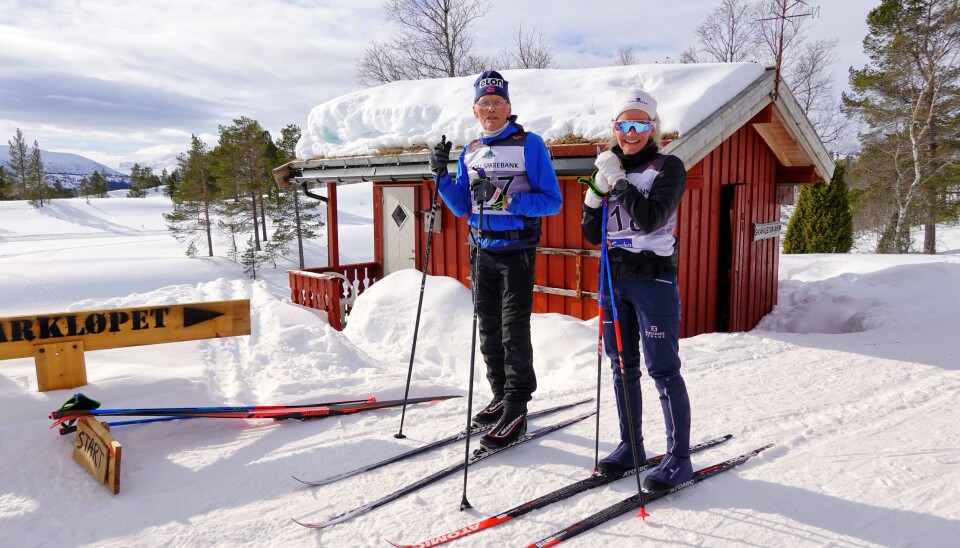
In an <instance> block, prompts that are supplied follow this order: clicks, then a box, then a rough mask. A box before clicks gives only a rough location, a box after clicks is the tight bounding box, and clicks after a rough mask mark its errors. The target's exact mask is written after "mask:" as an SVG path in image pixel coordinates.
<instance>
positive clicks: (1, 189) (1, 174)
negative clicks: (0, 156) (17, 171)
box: [0, 165, 12, 200]
mask: <svg viewBox="0 0 960 548" xmlns="http://www.w3.org/2000/svg"><path fill="white" fill-rule="evenodd" d="M8 173H9V172H8V171H7V168H6V166H3V165H0V200H7V199H9V198H10V189H11V186H12V185H11V184H10V181H9V179H10V177H9V175H8Z"/></svg>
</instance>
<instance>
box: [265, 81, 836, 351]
mask: <svg viewBox="0 0 960 548" xmlns="http://www.w3.org/2000/svg"><path fill="white" fill-rule="evenodd" d="M773 89H774V71H773V70H768V71H766V72H765V73H764V75H763V76H761V77H760V78H758V79H757V80H756V81H754V82H753V83H751V84H750V85H749V86H747V87H746V89H744V90H743V91H742V92H741V93H740V94H739V95H737V96H736V97H735V98H734V99H732V100H731V101H729V102H728V103H727V104H725V105H724V106H723V107H721V108H720V109H718V110H717V111H716V112H714V113H713V114H711V115H710V116H708V117H707V118H706V119H705V120H703V121H702V122H701V123H699V124H698V125H697V126H696V127H694V128H693V129H691V130H690V131H687V132H685V133H684V134H683V135H681V136H679V137H678V138H677V139H675V140H673V141H671V142H670V143H669V144H667V145H666V146H665V147H664V149H663V151H664V152H665V153H669V154H674V155H676V156H678V157H679V158H680V159H682V160H683V161H684V163H685V164H686V166H687V174H688V182H687V190H686V194H685V195H684V198H683V201H682V202H681V205H680V210H679V226H678V229H677V232H678V235H679V237H680V252H681V255H680V291H681V300H682V303H683V314H682V327H681V333H682V336H684V337H689V336H694V335H698V334H701V333H711V332H715V331H748V330H750V329H752V328H753V327H754V326H756V325H757V322H759V321H760V319H761V318H762V317H763V316H764V315H765V314H767V313H768V312H770V311H771V310H772V309H773V306H774V305H775V304H776V299H777V274H778V267H779V239H778V237H777V236H778V235H779V234H780V232H781V229H782V226H781V224H780V205H781V204H785V203H786V204H789V203H793V199H794V197H795V196H796V189H797V185H800V184H807V183H812V182H815V181H820V180H829V178H830V177H831V175H832V173H833V168H834V164H833V161H832V159H831V158H830V156H829V154H828V153H827V151H826V150H825V149H824V147H823V144H822V143H821V142H820V141H819V139H818V138H817V136H816V133H815V132H814V130H813V128H812V127H811V125H810V122H809V121H808V120H807V118H806V117H805V116H804V115H803V113H802V111H801V110H800V108H799V106H798V105H797V103H796V100H795V99H794V98H793V97H792V95H790V93H789V91H788V90H786V89H785V87H781V88H780V93H779V97H778V98H777V100H776V101H774V100H773ZM599 150H601V149H600V148H598V147H597V145H586V144H580V145H555V146H551V147H550V152H551V155H552V157H553V159H554V160H553V161H554V167H555V169H556V171H557V175H558V176H559V179H560V185H561V190H562V192H563V198H564V205H563V209H562V211H561V213H560V214H559V215H555V216H551V217H546V218H544V230H543V237H542V240H541V247H540V248H539V249H538V255H537V278H536V284H537V287H536V289H535V291H536V292H537V294H536V296H535V299H534V312H557V313H562V314H567V315H571V316H575V317H578V318H581V319H587V318H591V317H593V316H595V315H596V314H597V303H596V300H595V299H596V291H597V270H598V257H599V251H598V249H597V248H596V247H594V246H591V245H589V244H588V243H586V242H585V241H584V239H583V236H582V235H581V232H580V216H581V204H582V202H583V192H584V189H583V185H581V184H579V183H578V182H577V177H580V176H585V175H588V174H589V173H590V172H591V171H592V170H593V160H594V158H595V157H596V155H597V153H598V151H599ZM428 160H429V155H428V154H426V153H418V154H401V155H396V156H376V157H360V158H338V159H334V160H308V161H294V162H291V163H289V164H287V165H285V166H281V167H280V168H277V169H276V170H275V171H274V174H275V177H276V179H277V181H278V182H280V183H281V184H293V183H297V184H300V185H302V186H303V187H304V188H305V189H307V188H309V185H311V184H316V183H324V184H325V185H326V189H327V197H328V200H329V203H328V208H329V209H328V211H329V215H328V220H329V226H330V230H328V238H329V239H328V245H329V247H330V254H329V256H330V257H331V258H332V259H331V260H332V261H333V263H332V264H330V265H329V266H327V267H323V268H316V269H308V270H307V271H292V272H290V287H291V298H292V299H293V301H294V302H296V303H299V304H303V305H306V306H311V307H314V308H320V309H325V310H327V311H328V314H329V315H330V320H331V324H332V325H334V326H335V327H338V328H339V327H340V326H341V325H342V320H343V318H344V314H345V313H346V311H347V310H348V309H349V303H346V304H344V303H342V300H343V298H344V297H345V298H346V299H348V300H352V298H353V297H355V295H356V294H358V293H361V292H362V291H363V289H364V288H365V287H367V286H368V285H369V284H371V283H374V282H375V281H376V280H378V279H380V278H382V277H383V276H385V275H387V274H389V273H391V272H394V271H396V270H400V269H404V268H421V267H422V265H423V260H424V253H425V251H426V243H427V227H428V226H429V217H430V209H431V208H430V206H431V199H432V196H433V180H432V176H431V175H430V171H429V165H428ZM358 181H372V182H373V202H374V248H375V251H374V254H375V258H374V261H373V263H364V264H359V265H339V264H336V262H335V261H336V259H335V258H336V257H337V249H338V242H337V231H336V189H337V185H341V184H349V183H352V182H358ZM441 204H442V201H441ZM441 210H442V214H441V216H440V218H439V219H438V220H439V221H440V222H439V223H438V225H439V226H438V227H436V228H435V232H434V235H433V250H432V251H431V255H430V263H429V267H428V274H431V275H434V276H450V277H454V278H456V279H458V280H460V281H461V282H462V283H464V285H468V286H469V279H468V276H469V272H470V266H469V253H468V248H467V245H466V241H467V229H466V223H465V221H464V220H463V219H457V218H455V217H454V216H453V214H452V213H450V211H449V210H448V209H446V208H445V207H442V208H441ZM344 278H346V279H347V280H349V281H350V284H349V286H351V288H348V290H347V291H346V293H344V292H343V291H342V289H343V287H344V286H345V285H348V284H343V283H342V282H343V280H344Z"/></svg>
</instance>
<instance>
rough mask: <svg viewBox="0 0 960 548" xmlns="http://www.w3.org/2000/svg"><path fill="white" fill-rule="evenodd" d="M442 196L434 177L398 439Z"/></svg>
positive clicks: (442, 141)
mask: <svg viewBox="0 0 960 548" xmlns="http://www.w3.org/2000/svg"><path fill="white" fill-rule="evenodd" d="M446 143H447V136H446V135H441V136H440V144H442V145H446ZM439 194H440V177H438V176H436V175H434V177H433V202H432V203H431V204H430V229H429V230H428V231H427V252H426V253H425V256H424V257H423V276H422V277H421V278H420V300H419V301H417V319H416V320H415V321H414V322H413V344H412V345H411V347H410V365H409V366H407V385H406V387H405V388H404V389H403V409H402V410H401V411H400V430H399V431H398V432H397V433H396V434H394V435H393V437H395V438H397V439H403V438H405V437H407V436H405V435H404V433H403V421H404V419H405V418H406V416H407V397H408V396H409V395H410V378H411V376H412V375H413V358H414V356H416V355H417V334H418V333H419V332H420V312H421V311H422V310H423V292H424V288H425V287H426V285H427V268H428V267H429V266H430V248H431V247H432V246H433V223H435V222H436V220H437V213H438V210H439V207H437V206H438V204H437V196H438V195H439Z"/></svg>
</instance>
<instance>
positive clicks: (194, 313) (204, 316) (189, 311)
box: [183, 307, 224, 327]
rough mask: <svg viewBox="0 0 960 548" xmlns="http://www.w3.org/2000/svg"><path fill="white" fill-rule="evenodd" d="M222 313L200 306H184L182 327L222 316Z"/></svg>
mask: <svg viewBox="0 0 960 548" xmlns="http://www.w3.org/2000/svg"><path fill="white" fill-rule="evenodd" d="M223 314H224V313H223V312H217V311H216V310H203V309H200V308H188V307H184V309H183V327H190V326H191V325H197V324H198V323H203V322H206V321H209V320H212V319H214V318H219V317H220V316H223Z"/></svg>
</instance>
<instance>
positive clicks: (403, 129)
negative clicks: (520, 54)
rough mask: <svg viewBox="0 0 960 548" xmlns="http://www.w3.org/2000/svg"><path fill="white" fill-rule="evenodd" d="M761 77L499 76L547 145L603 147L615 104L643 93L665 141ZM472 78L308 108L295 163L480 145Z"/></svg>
mask: <svg viewBox="0 0 960 548" xmlns="http://www.w3.org/2000/svg"><path fill="white" fill-rule="evenodd" d="M763 73H764V68H763V67H762V66H761V65H758V64H755V63H700V64H685V65H680V64H667V65H660V64H657V65H632V66H625V67H620V66H618V67H601V68H590V69H518V70H504V71H501V74H503V76H504V78H505V79H506V80H507V81H508V82H509V90H510V101H511V103H512V104H513V114H516V115H517V116H518V120H517V121H518V122H519V123H520V124H521V125H523V126H524V127H525V128H526V129H527V130H529V131H532V132H534V133H537V134H539V135H541V136H542V137H543V138H544V139H547V140H549V139H553V138H558V137H563V136H564V135H568V134H571V133H572V134H575V135H580V136H582V137H585V138H589V139H593V138H604V137H606V136H607V135H609V132H610V120H611V118H612V112H611V110H612V108H613V107H612V103H613V100H614V98H616V97H617V96H618V95H619V94H620V93H622V92H623V91H625V90H627V89H629V88H630V87H634V86H639V87H641V88H643V89H644V90H646V91H647V92H649V93H650V94H651V95H653V96H654V98H656V99H657V101H658V103H659V108H658V112H659V115H660V118H661V120H662V126H661V127H662V129H663V131H664V132H671V131H677V132H679V133H680V134H681V135H682V134H683V133H684V132H686V131H688V130H690V129H691V128H693V127H695V126H696V125H697V124H698V123H699V122H701V121H703V120H704V119H705V118H706V117H707V116H709V115H710V114H712V113H713V112H715V111H716V110H717V109H719V108H720V107H721V106H723V105H724V104H725V103H727V102H728V101H729V100H730V99H732V98H734V97H735V96H736V95H737V94H738V93H740V92H741V91H743V90H744V89H746V88H747V86H749V85H750V84H751V83H752V82H753V81H755V80H756V79H757V78H759V77H760V76H761V75H762V74H763ZM475 79H476V76H463V77H459V78H439V79H432V80H415V81H398V82H391V83H389V84H384V85H382V86H377V87H374V88H369V89H364V90H360V91H355V92H352V93H348V94H346V95H343V96H341V97H337V98H335V99H331V100H330V101H327V102H325V103H323V104H320V105H318V106H316V107H314V108H313V110H312V111H311V112H310V115H309V117H308V119H307V126H306V128H305V129H304V130H303V136H302V137H301V139H300V141H299V142H298V143H297V150H296V153H297V158H300V159H304V160H307V159H311V158H317V157H321V156H322V157H328V158H329V157H336V156H349V155H362V154H372V153H374V152H376V151H377V150H379V149H383V148H388V147H414V146H424V147H432V146H433V145H434V144H435V143H437V142H439V141H440V137H441V135H446V136H447V139H449V140H452V141H453V143H454V145H455V146H462V145H464V144H466V143H467V142H469V141H471V140H473V139H475V138H476V137H477V132H478V130H479V124H478V123H477V121H476V120H475V119H474V118H473V112H472V110H471V108H470V107H471V105H472V104H473V94H474V91H473V82H474V80H475Z"/></svg>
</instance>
